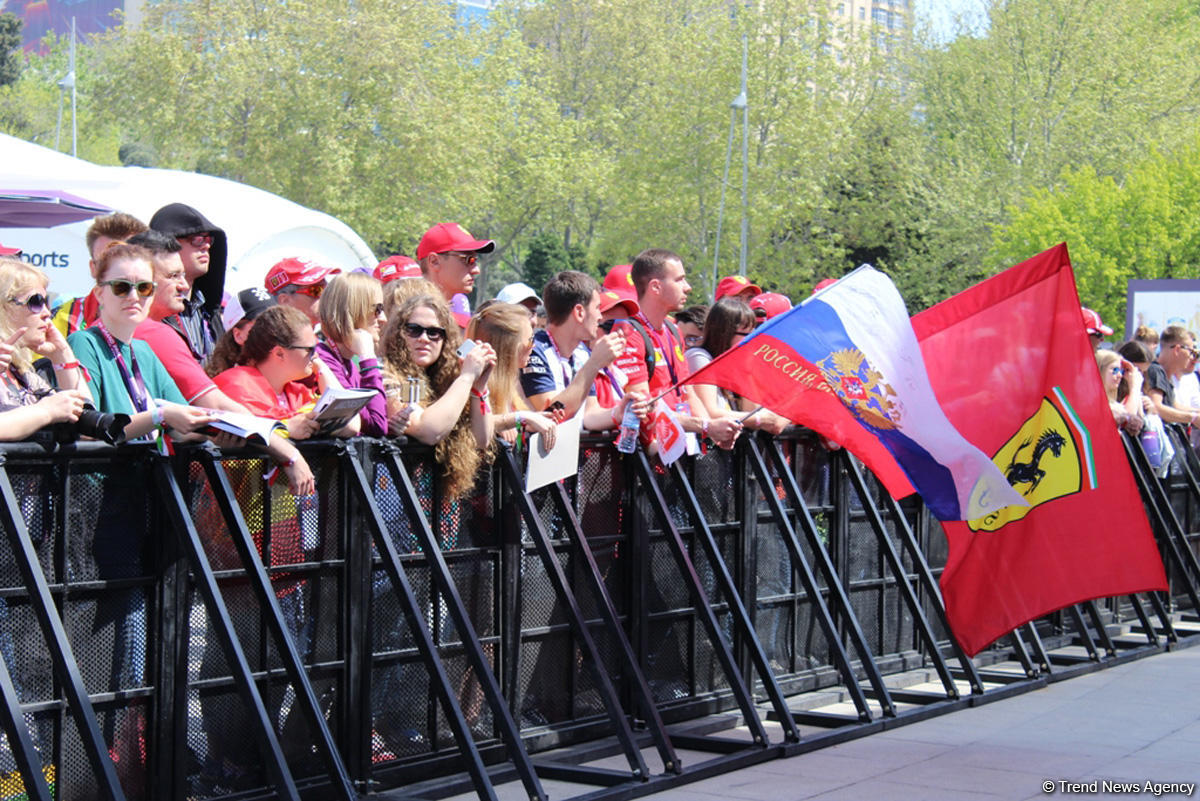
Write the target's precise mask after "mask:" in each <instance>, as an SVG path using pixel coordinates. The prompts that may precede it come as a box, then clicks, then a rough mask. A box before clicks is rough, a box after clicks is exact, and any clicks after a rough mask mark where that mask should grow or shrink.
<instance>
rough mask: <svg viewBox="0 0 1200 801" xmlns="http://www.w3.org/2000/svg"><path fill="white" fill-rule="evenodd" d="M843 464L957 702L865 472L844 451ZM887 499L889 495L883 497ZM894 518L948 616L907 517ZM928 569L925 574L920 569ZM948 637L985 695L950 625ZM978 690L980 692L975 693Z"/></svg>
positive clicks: (947, 670) (928, 587)
mask: <svg viewBox="0 0 1200 801" xmlns="http://www.w3.org/2000/svg"><path fill="white" fill-rule="evenodd" d="M839 455H840V457H841V461H842V463H843V464H844V465H845V467H846V471H847V472H848V473H849V475H850V481H851V483H852V484H853V486H854V491H855V492H856V493H858V497H859V500H861V501H862V507H863V509H864V510H866V512H867V519H868V520H869V521H870V523H871V528H872V529H874V531H875V538H876V539H877V540H878V541H879V550H880V551H881V552H882V554H883V558H884V559H885V560H886V561H887V563H888V566H889V567H890V568H891V570H892V573H893V574H894V575H895V577H896V586H897V587H899V588H900V595H901V597H903V598H904V602H905V603H906V604H908V610H909V612H910V613H911V614H912V616H913V623H914V624H915V625H916V628H917V634H918V636H919V637H920V638H921V641H922V644H923V645H924V646H925V648H926V649H927V653H928V656H929V659H930V661H932V662H933V666H934V669H936V670H937V674H938V676H939V677H940V678H941V680H942V686H943V687H944V688H945V690H946V695H947V697H949V698H958V697H959V691H958V685H957V684H955V683H954V677H953V676H952V675H951V673H950V667H949V666H948V665H947V664H946V660H945V658H944V657H943V656H942V652H941V649H940V648H938V643H937V637H935V636H934V633H933V627H932V626H930V625H929V619H928V618H927V617H926V616H925V611H924V610H923V609H922V608H921V602H920V600H919V599H918V598H917V594H916V592H914V591H913V588H912V585H910V584H909V583H908V576H907V575H906V574H905V572H904V563H903V562H902V561H901V559H900V554H898V553H897V552H896V546H895V545H894V544H893V543H892V539H891V537H889V536H888V533H887V529H886V528H885V527H884V525H883V518H882V517H881V516H880V514H879V510H878V509H876V508H875V504H873V503H871V496H870V494H869V493H868V492H867V485H866V482H865V481H864V480H863V476H862V471H861V470H860V469H859V467H858V464H857V463H855V461H854V459H852V458H851V457H850V455H849V454H848V453H846V451H845V450H842V451H839ZM884 495H885V496H887V497H888V499H889V500H890V499H891V496H890V495H887V493H884ZM892 515H893V517H894V519H895V521H896V528H897V529H899V531H900V533H901V536H902V537H904V538H907V540H908V541H909V542H910V543H911V547H910V548H909V555H910V556H911V557H912V560H913V565H914V566H915V567H916V569H917V581H918V582H920V583H921V584H922V586H923V589H924V590H925V591H926V592H927V593H929V595H930V597H931V598H932V599H934V607H935V608H936V609H937V610H938V611H939V613H940V614H942V615H944V614H945V608H944V607H943V605H942V597H941V593H939V592H937V587H936V585H935V584H934V583H933V580H932V579H933V574H932V572H930V571H929V565H928V563H926V561H925V555H924V554H923V553H921V551H920V549H919V548H917V547H916V539H915V538H914V537H913V534H912V529H911V528H910V527H909V525H908V521H907V520H905V519H904V515H902V514H900V510H899V508H897V507H895V506H893V507H892ZM922 566H923V567H924V568H925V569H924V571H923V570H922V569H921V568H922ZM945 628H946V634H947V636H948V637H949V638H950V641H951V643H952V644H953V645H954V648H955V650H956V651H957V652H958V653H959V655H960V657H961V664H962V666H963V672H964V675H966V676H967V677H968V681H969V682H970V683H971V691H972V692H973V693H977V694H982V692H983V684H982V683H980V682H979V674H978V672H976V670H975V663H974V662H972V661H971V660H970V659H968V658H967V657H966V655H965V654H963V653H962V651H961V649H959V648H958V644H957V641H956V640H955V639H954V632H953V631H951V629H950V627H949V626H948V625H947V626H946V627H945ZM976 687H978V689H976Z"/></svg>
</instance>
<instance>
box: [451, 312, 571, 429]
mask: <svg viewBox="0 0 1200 801" xmlns="http://www.w3.org/2000/svg"><path fill="white" fill-rule="evenodd" d="M467 339H473V340H476V341H478V342H484V343H487V344H489V345H491V346H492V348H493V349H494V350H495V351H496V369H494V370H492V375H491V378H490V379H488V386H487V390H485V391H484V392H483V397H481V398H480V401H481V402H482V403H483V404H484V405H485V406H487V407H490V409H491V414H490V415H489V418H490V423H491V428H492V431H493V432H494V433H495V434H497V435H499V436H500V437H501V438H502V439H504V441H505V442H508V443H510V444H511V443H515V442H516V441H517V435H518V434H519V433H520V432H521V431H522V430H524V429H528V430H529V431H530V433H536V434H541V435H542V439H543V442H544V443H545V445H546V447H547V448H552V447H554V435H555V433H556V431H557V426H556V424H555V422H554V420H553V418H552V417H551V416H550V415H549V414H547V413H545V412H535V411H533V408H532V407H531V406H530V405H529V400H528V399H527V398H526V397H525V392H524V391H523V390H522V389H521V382H520V372H521V368H522V367H524V366H525V363H526V362H528V361H529V354H530V353H532V352H533V323H531V322H530V321H529V311H528V310H527V309H526V308H525V307H524V306H518V305H517V304H515V303H498V302H497V303H489V304H487V305H485V306H481V307H480V309H479V311H478V312H476V314H475V316H474V317H472V318H471V322H470V323H469V324H468V325H467Z"/></svg>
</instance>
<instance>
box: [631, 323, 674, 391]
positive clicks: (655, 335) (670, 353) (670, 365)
mask: <svg viewBox="0 0 1200 801" xmlns="http://www.w3.org/2000/svg"><path fill="white" fill-rule="evenodd" d="M637 319H638V320H639V321H640V322H641V323H642V324H643V325H645V326H646V333H647V334H649V335H650V341H651V342H653V343H654V346H655V347H656V348H658V351H659V353H661V354H662V355H663V362H665V363H666V365H667V372H668V373H670V374H671V386H675V385H676V384H678V383H679V378H678V377H676V375H675V350H674V348H664V347H663V344H662V341H661V340H660V339H659V336H661V335H660V334H659V332H658V331H656V330H655V329H654V326H652V325H651V324H650V321H649V320H647V319H646V315H645V314H643V313H642V312H638V313H637ZM666 325H667V324H666V323H665V322H664V323H663V328H664V329H665V328H666ZM666 338H667V340H668V341H671V342H674V340H673V339H672V338H671V336H670V334H667V335H666Z"/></svg>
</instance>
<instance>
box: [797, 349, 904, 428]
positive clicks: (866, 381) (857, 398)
mask: <svg viewBox="0 0 1200 801" xmlns="http://www.w3.org/2000/svg"><path fill="white" fill-rule="evenodd" d="M817 366H818V367H820V368H821V372H822V373H823V374H824V376H825V380H826V381H828V382H829V385H830V386H831V387H832V388H833V391H834V392H836V393H837V395H838V397H839V398H841V400H842V403H844V404H846V405H847V406H848V407H850V411H851V412H853V413H854V415H855V416H857V417H858V418H859V419H860V420H862V421H863V422H864V423H866V424H867V425H869V426H873V427H875V428H883V429H893V428H897V427H898V425H899V422H900V416H901V407H900V402H899V400H898V399H897V398H896V391H895V390H894V389H892V387H891V385H890V384H888V383H887V382H886V381H884V378H883V373H881V372H879V370H877V369H876V368H875V366H874V365H873V364H871V363H870V362H869V361H867V357H866V356H865V355H864V354H863V352H862V351H860V350H857V349H847V350H835V351H834V352H833V353H831V354H829V355H828V356H826V357H825V358H824V359H822V360H821V361H820V362H819V363H818V365H817Z"/></svg>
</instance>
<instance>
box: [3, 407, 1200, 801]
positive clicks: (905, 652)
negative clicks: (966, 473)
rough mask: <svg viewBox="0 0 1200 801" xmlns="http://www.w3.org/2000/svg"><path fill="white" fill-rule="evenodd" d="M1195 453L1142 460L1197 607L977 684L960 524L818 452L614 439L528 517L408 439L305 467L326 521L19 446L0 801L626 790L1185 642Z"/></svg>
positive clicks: (12, 500)
mask: <svg viewBox="0 0 1200 801" xmlns="http://www.w3.org/2000/svg"><path fill="white" fill-rule="evenodd" d="M1171 436H1172V437H1173V438H1174V441H1175V442H1176V445H1177V454H1176V458H1175V460H1174V461H1173V462H1172V464H1171V465H1170V466H1169V468H1168V469H1167V470H1166V471H1165V475H1164V476H1163V477H1162V478H1159V477H1158V476H1157V475H1156V474H1155V472H1154V470H1153V469H1152V468H1151V466H1150V464H1149V463H1148V461H1147V460H1146V457H1145V454H1144V453H1143V452H1142V450H1141V448H1140V447H1139V446H1138V445H1137V443H1136V441H1134V440H1126V444H1127V447H1128V450H1129V455H1130V460H1131V465H1132V466H1133V468H1134V470H1135V474H1136V476H1137V477H1138V480H1139V485H1140V487H1141V489H1142V492H1143V494H1144V500H1145V502H1146V506H1147V513H1148V516H1149V519H1150V521H1151V523H1152V525H1153V527H1154V529H1155V533H1156V536H1157V537H1158V540H1159V543H1160V546H1161V549H1162V553H1163V557H1164V561H1165V563H1166V564H1167V566H1168V572H1169V575H1170V578H1171V591H1170V593H1165V594H1157V593H1155V594H1147V595H1145V596H1142V597H1127V598H1118V599H1106V600H1104V601H1103V602H1092V603H1087V604H1080V605H1078V606H1075V607H1070V608H1068V609H1066V610H1063V611H1061V612H1058V613H1055V614H1054V615H1051V616H1050V617H1048V618H1046V619H1043V620H1041V621H1038V622H1037V623H1036V624H1030V625H1027V626H1023V627H1022V628H1021V629H1020V630H1018V631H1016V632H1013V634H1012V636H1011V637H1009V638H1006V640H1005V641H1003V642H1001V643H998V644H997V645H995V646H994V647H993V648H992V649H990V650H989V651H988V652H986V653H985V654H983V655H981V656H980V657H977V658H976V659H975V660H970V659H967V658H966V657H965V656H964V655H963V654H962V653H961V652H959V650H958V649H957V647H956V646H955V644H954V642H953V641H952V639H951V638H950V636H949V633H948V630H947V627H946V624H945V618H944V610H943V607H942V604H941V600H940V595H939V592H938V588H937V576H938V573H939V571H940V568H941V566H942V564H943V563H944V561H945V558H946V545H945V538H944V536H943V535H942V533H941V530H940V528H939V527H938V526H937V525H936V524H935V523H934V522H933V521H931V519H930V516H929V515H928V513H927V512H926V510H925V509H924V508H923V507H922V506H921V505H920V504H919V503H907V502H906V503H903V504H898V503H896V502H895V501H893V500H892V499H891V498H890V497H889V496H888V495H887V494H886V493H885V492H883V491H882V489H881V487H880V486H879V485H878V484H877V483H876V482H875V480H874V479H873V477H871V476H870V475H869V474H865V473H864V471H863V470H862V469H861V468H860V467H859V465H858V464H857V463H856V461H855V460H853V459H852V458H850V457H848V456H847V455H846V454H845V453H844V452H841V451H828V450H826V449H825V448H824V447H822V446H821V444H820V442H819V440H818V439H817V438H816V437H814V436H812V435H810V434H808V433H806V432H792V433H790V434H789V435H788V436H784V437H778V438H769V437H766V436H762V435H756V436H747V437H744V438H743V439H742V441H741V442H740V443H739V445H738V446H737V448H735V449H734V450H733V451H710V452H709V453H707V454H706V455H704V456H702V457H698V458H694V459H685V460H682V461H681V462H678V463H676V464H674V465H672V466H670V467H666V468H664V467H663V466H662V465H661V464H659V463H658V462H657V461H656V460H653V459H651V458H649V457H647V456H646V455H645V454H643V453H640V452H639V453H636V454H632V455H629V456H626V455H623V454H620V453H618V452H617V451H616V450H615V449H613V448H612V446H611V445H610V444H609V443H607V442H606V441H604V440H601V439H587V438H585V441H584V445H583V447H582V451H581V459H580V470H579V474H578V475H577V476H576V477H574V478H572V479H569V480H567V481H564V482H560V483H558V484H553V485H551V486H549V487H545V488H542V489H539V490H537V491H535V492H533V493H532V494H526V493H525V492H524V491H523V489H522V487H523V484H524V478H523V467H522V464H521V460H520V458H519V456H517V455H514V454H513V453H511V452H510V451H507V450H501V451H500V452H499V453H498V455H497V457H496V459H495V461H494V463H493V464H492V465H491V467H490V468H489V469H487V470H485V471H483V472H482V474H481V476H480V481H479V484H478V485H477V487H476V489H475V491H474V492H472V493H471V494H469V495H467V496H465V497H461V498H447V497H443V495H442V494H441V482H440V480H439V478H438V469H439V468H438V465H437V464H436V463H435V462H434V461H433V457H432V451H431V450H429V449H427V448H420V447H413V446H409V445H403V444H399V443H396V442H392V441H377V440H358V441H351V442H324V443H310V444H306V445H305V446H304V452H305V455H306V457H307V458H308V460H309V462H310V464H311V465H312V467H313V470H314V472H315V473H316V476H317V484H318V486H319V487H320V488H321V489H320V492H319V493H318V494H317V495H314V496H311V497H307V498H296V497H293V496H292V495H290V494H289V493H288V492H287V490H286V488H285V487H284V484H283V482H279V483H276V484H272V483H271V482H270V481H269V480H268V479H267V478H266V477H265V476H264V472H265V471H266V469H267V467H268V465H267V464H266V463H265V461H264V460H263V459H261V458H256V457H253V456H246V455H238V454H231V455H222V454H219V453H218V452H216V451H215V450H212V449H211V448H207V447H206V448H196V449H191V450H187V451H181V452H180V453H179V454H177V455H175V456H171V457H165V456H161V455H158V454H156V453H153V452H151V451H149V450H145V449H139V448H134V447H126V448H121V449H112V448H106V447H103V446H99V445H92V444H80V445H78V446H59V448H58V449H53V448H49V447H42V446H40V445H35V444H29V443H22V444H14V445H9V446H5V447H4V448H3V451H2V452H3V454H4V457H3V458H4V463H3V469H0V518H2V519H0V523H2V525H3V528H4V530H5V534H6V536H5V537H4V538H3V540H2V541H0V549H3V550H4V551H6V552H5V553H3V554H2V555H0V656H2V657H3V658H2V659H0V695H3V703H2V704H0V713H3V714H0V724H3V726H2V729H3V733H4V742H3V743H0V801H8V799H16V798H37V799H50V798H56V799H93V798H108V799H151V798H153V799H185V798H187V799H206V798H247V799H248V798H257V797H283V798H300V797H302V796H303V797H305V798H340V799H348V798H356V797H360V796H362V795H369V794H372V793H377V792H378V793H383V792H386V791H388V790H389V789H390V788H404V790H405V791H406V792H409V793H411V794H413V795H415V796H421V797H436V796H438V795H444V794H446V793H452V792H456V791H464V792H470V791H473V792H474V793H476V794H477V795H478V796H479V797H480V798H494V797H496V796H495V785H496V784H497V783H500V782H507V781H519V782H521V784H522V785H523V789H524V790H525V791H526V794H527V795H528V796H529V797H530V798H535V799H536V798H545V797H546V793H545V790H544V788H543V781H544V780H546V779H549V778H554V779H566V780H569V781H573V782H576V783H580V784H584V785H591V786H594V788H595V789H594V791H593V792H592V793H591V796H592V797H603V796H605V795H606V794H609V793H611V794H612V795H613V797H617V796H621V797H631V796H634V795H642V794H645V793H648V792H653V791H655V790H656V789H660V788H662V787H667V786H670V785H672V784H674V783H678V782H681V781H687V780H689V779H690V778H691V777H695V776H700V775H709V774H711V773H712V772H715V771H719V770H728V769H733V768H736V767H738V766H740V765H744V764H750V763H753V762H757V761H762V760H764V759H769V758H775V757H778V756H787V755H791V754H794V753H800V752H803V751H805V750H810V749H811V748H815V747H819V746H820V745H822V744H828V743H830V742H835V741H838V740H840V739H845V738H847V737H851V736H861V735H863V734H867V733H870V732H872V731H876V730H879V729H880V728H882V727H884V726H886V725H892V724H893V723H898V722H903V721H906V720H911V719H918V718H920V717H922V716H928V715H930V714H937V713H939V712H942V711H948V710H951V709H955V708H958V707H960V706H963V705H966V704H970V703H978V702H983V701H985V700H990V699H992V698H995V697H1002V696H1003V695H1005V694H1008V693H1011V692H1017V691H1022V690H1024V689H1028V688H1030V687H1034V686H1039V684H1040V683H1044V682H1045V681H1047V680H1054V679H1055V678H1061V677H1064V676H1067V675H1071V674H1072V671H1078V670H1081V669H1094V668H1095V667H1097V666H1103V665H1105V664H1109V663H1112V662H1113V661H1115V660H1119V659H1122V658H1128V657H1130V656H1133V655H1139V654H1142V653H1145V652H1148V651H1153V650H1155V649H1161V648H1163V647H1167V646H1168V645H1169V644H1171V643H1174V642H1177V641H1179V640H1180V638H1181V637H1186V636H1187V635H1188V634H1189V633H1190V632H1191V631H1192V630H1194V627H1191V628H1189V623H1192V622H1195V620H1196V616H1195V612H1196V611H1197V610H1200V592H1198V588H1200V561H1198V560H1197V556H1196V554H1197V551H1198V548H1200V543H1198V542H1197V540H1198V539H1200V532H1197V530H1196V529H1197V521H1198V520H1200V516H1198V515H1197V507H1198V504H1200V461H1197V459H1196V457H1195V452H1194V451H1193V450H1192V449H1191V448H1190V446H1189V444H1188V442H1187V439H1186V434H1185V433H1183V432H1181V431H1178V430H1172V431H1171ZM1181 610H1188V611H1189V614H1186V615H1181V614H1180V612H1181ZM1172 613H1174V614H1172ZM1004 660H1010V661H1011V662H1012V663H1013V664H1015V665H1016V666H1017V668H1016V670H1007V671H998V670H995V669H993V665H994V664H995V663H998V662H1002V661H1004ZM914 671H917V672H919V671H925V673H926V674H927V677H928V678H927V680H926V681H924V682H922V683H920V684H919V686H918V687H917V688H912V687H902V686H898V685H897V684H896V683H895V682H890V681H887V680H886V677H888V676H889V675H890V674H897V673H902V672H910V673H911V672H914ZM807 691H831V692H833V693H834V694H835V695H836V698H837V699H841V700H840V703H833V704H832V705H829V706H826V707H823V708H821V709H811V708H808V707H806V706H805V705H802V704H801V705H798V704H795V703H793V699H794V697H795V696H797V694H799V693H804V692H807ZM727 719H732V720H734V722H735V723H737V724H738V725H739V727H740V728H738V727H735V731H736V734H731V733H730V732H729V731H723V732H722V731H716V730H715V729H714V727H713V726H710V725H707V724H706V725H699V726H698V725H695V724H696V722H697V721H712V720H727ZM683 751H686V752H687V753H689V754H691V755H692V756H689V757H688V759H689V761H692V762H695V764H685V763H684V760H683V759H682V757H681V752H683ZM695 752H701V753H703V754H705V755H706V758H704V759H701V760H699V761H697V760H696V759H695V757H694V754H695ZM601 758H603V761H602V762H601V763H598V762H596V760H597V759H601ZM435 785H436V788H437V789H436V790H435V789H434V787H435Z"/></svg>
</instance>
